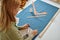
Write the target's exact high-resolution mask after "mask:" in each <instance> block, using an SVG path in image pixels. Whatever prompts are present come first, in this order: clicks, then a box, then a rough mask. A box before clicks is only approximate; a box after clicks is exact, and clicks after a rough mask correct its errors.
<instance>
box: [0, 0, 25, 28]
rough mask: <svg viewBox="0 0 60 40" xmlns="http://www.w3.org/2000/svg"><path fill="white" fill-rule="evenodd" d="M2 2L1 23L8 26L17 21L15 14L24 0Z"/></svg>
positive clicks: (5, 0)
mask: <svg viewBox="0 0 60 40" xmlns="http://www.w3.org/2000/svg"><path fill="white" fill-rule="evenodd" d="M23 1H24V0H23ZM1 4H2V5H1V17H0V19H1V20H0V24H1V25H2V26H3V27H4V28H8V27H9V25H10V23H11V22H15V21H16V20H15V17H14V16H15V15H16V14H17V12H18V9H19V8H22V7H20V6H21V4H22V0H3V1H2V3H1ZM23 7H24V6H23Z"/></svg>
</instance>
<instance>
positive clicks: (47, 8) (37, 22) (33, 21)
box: [16, 1, 59, 34]
mask: <svg viewBox="0 0 60 40" xmlns="http://www.w3.org/2000/svg"><path fill="white" fill-rule="evenodd" d="M34 4H35V7H36V9H37V11H38V12H47V15H46V16H43V17H38V18H27V17H29V16H34V14H33V12H29V11H30V8H32V5H30V6H28V7H27V8H26V9H24V10H23V11H22V12H21V13H19V14H18V15H17V16H16V17H19V18H20V19H19V23H18V26H22V25H24V24H29V25H30V27H31V28H32V29H37V30H38V34H39V33H40V32H42V31H43V29H44V28H45V27H46V25H47V24H48V23H49V21H50V20H51V19H52V17H53V16H54V15H55V13H56V12H57V10H58V9H59V8H57V7H55V6H52V5H49V4H47V3H45V2H42V1H36V2H35V3H34Z"/></svg>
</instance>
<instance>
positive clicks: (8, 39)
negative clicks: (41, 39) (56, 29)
mask: <svg viewBox="0 0 60 40" xmlns="http://www.w3.org/2000/svg"><path fill="white" fill-rule="evenodd" d="M22 3H23V4H22ZM0 4H1V5H0V40H32V37H33V36H34V35H35V34H36V33H37V31H36V30H34V31H32V36H31V37H29V38H28V39H25V38H24V37H22V36H21V34H20V32H19V30H18V29H17V28H16V26H15V22H16V20H15V16H16V14H17V12H18V10H19V8H23V7H24V5H25V4H26V0H0ZM22 29H26V26H24V28H22Z"/></svg>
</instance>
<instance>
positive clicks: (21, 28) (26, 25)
mask: <svg viewBox="0 0 60 40" xmlns="http://www.w3.org/2000/svg"><path fill="white" fill-rule="evenodd" d="M28 27H30V25H29V24H25V25H23V27H20V28H19V30H24V29H28Z"/></svg>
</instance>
